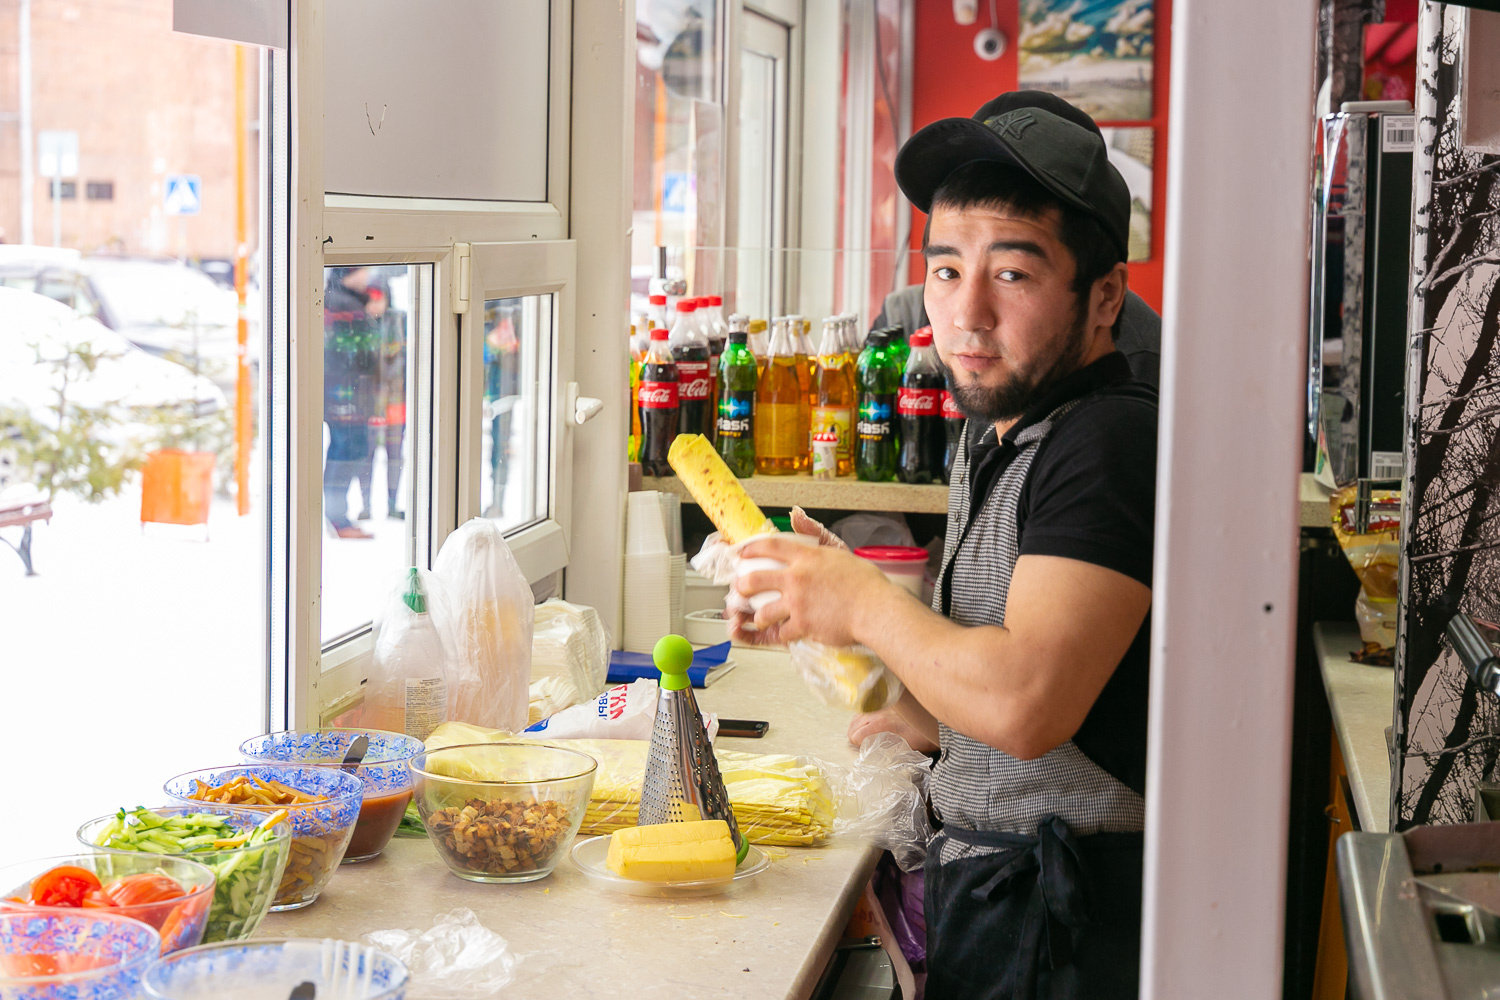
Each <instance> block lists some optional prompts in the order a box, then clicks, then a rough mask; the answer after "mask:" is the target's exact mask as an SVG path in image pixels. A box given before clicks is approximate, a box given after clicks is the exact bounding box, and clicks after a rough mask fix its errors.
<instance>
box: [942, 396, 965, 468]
mask: <svg viewBox="0 0 1500 1000" xmlns="http://www.w3.org/2000/svg"><path fill="white" fill-rule="evenodd" d="M964 419H965V418H964V411H963V410H960V409H959V408H958V404H957V403H955V402H954V401H953V394H952V393H951V392H948V391H947V390H946V389H945V390H943V426H944V427H945V428H946V429H947V434H948V447H947V448H946V449H945V450H944V452H943V482H945V483H951V482H953V463H954V462H955V461H957V460H958V442H959V439H960V438H961V437H962V436H963V433H964Z"/></svg>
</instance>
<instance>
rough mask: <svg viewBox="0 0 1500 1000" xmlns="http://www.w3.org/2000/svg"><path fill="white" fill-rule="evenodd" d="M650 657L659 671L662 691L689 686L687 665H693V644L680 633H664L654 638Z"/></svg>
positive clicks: (677, 689) (676, 689)
mask: <svg viewBox="0 0 1500 1000" xmlns="http://www.w3.org/2000/svg"><path fill="white" fill-rule="evenodd" d="M651 659H652V660H653V661H655V663H656V669H657V670H660V671H661V689H662V690H663V691H681V690H682V689H683V688H686V687H690V686H691V685H690V683H689V681H688V674H687V672H688V667H690V666H692V665H693V644H692V643H690V642H688V641H687V640H686V639H684V638H683V637H682V636H680V635H664V636H662V637H661V638H660V639H658V640H656V646H655V648H653V649H652V650H651Z"/></svg>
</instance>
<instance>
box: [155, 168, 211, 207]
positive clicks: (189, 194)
mask: <svg viewBox="0 0 1500 1000" xmlns="http://www.w3.org/2000/svg"><path fill="white" fill-rule="evenodd" d="M202 189H203V181H202V179H201V178H199V176H198V175H197V174H168V175H167V187H166V193H165V194H164V195H163V197H162V204H163V207H164V208H165V209H166V213H167V214H168V215H197V214H198V212H199V210H200V209H201V208H202V207H203V200H202V198H201V196H200V192H201V191H202Z"/></svg>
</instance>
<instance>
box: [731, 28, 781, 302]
mask: <svg viewBox="0 0 1500 1000" xmlns="http://www.w3.org/2000/svg"><path fill="white" fill-rule="evenodd" d="M776 114H777V107H776V60H775V59H774V58H773V57H771V56H768V55H764V54H762V53H760V52H755V51H753V50H751V49H744V50H743V51H741V53H740V165H739V170H738V173H739V186H740V192H739V194H740V197H739V234H740V235H739V253H738V254H737V260H738V265H737V281H736V284H735V309H736V310H737V311H739V312H743V313H748V314H750V315H752V316H769V315H771V313H772V311H773V310H772V308H771V254H772V248H773V247H774V246H775V238H776V231H775V228H774V225H773V220H774V214H773V213H774V212H775V184H776V132H775V120H776Z"/></svg>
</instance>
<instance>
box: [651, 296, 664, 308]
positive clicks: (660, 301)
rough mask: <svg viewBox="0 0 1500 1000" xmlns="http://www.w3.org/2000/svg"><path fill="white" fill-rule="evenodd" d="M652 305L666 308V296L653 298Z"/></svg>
mask: <svg viewBox="0 0 1500 1000" xmlns="http://www.w3.org/2000/svg"><path fill="white" fill-rule="evenodd" d="M651 304H652V305H653V306H664V305H666V304H667V297H666V296H665V295H653V296H651Z"/></svg>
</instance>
